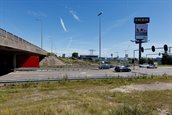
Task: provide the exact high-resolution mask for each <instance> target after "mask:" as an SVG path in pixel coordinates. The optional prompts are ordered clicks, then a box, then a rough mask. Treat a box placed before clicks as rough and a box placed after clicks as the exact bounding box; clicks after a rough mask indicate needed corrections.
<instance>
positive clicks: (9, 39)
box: [0, 28, 47, 55]
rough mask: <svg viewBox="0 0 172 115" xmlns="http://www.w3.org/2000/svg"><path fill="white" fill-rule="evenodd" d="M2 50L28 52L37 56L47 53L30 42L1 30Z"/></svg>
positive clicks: (0, 42)
mask: <svg viewBox="0 0 172 115" xmlns="http://www.w3.org/2000/svg"><path fill="white" fill-rule="evenodd" d="M0 50H5V51H15V52H28V53H32V54H36V55H46V54H47V52H46V51H45V50H43V49H41V48H40V47H38V46H36V45H34V44H31V43H29V42H28V41H26V40H24V39H22V38H20V37H18V36H16V35H13V34H12V33H10V32H7V31H5V30H3V29H1V28H0Z"/></svg>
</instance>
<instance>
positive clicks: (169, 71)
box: [0, 67, 172, 83]
mask: <svg viewBox="0 0 172 115" xmlns="http://www.w3.org/2000/svg"><path fill="white" fill-rule="evenodd" d="M131 69H132V71H131V72H114V70H113V69H107V70H98V69H73V70H72V69H71V70H70V69H61V70H55V69H44V70H36V71H16V72H12V73H9V74H7V75H3V76H0V83H5V82H17V81H25V82H27V81H46V80H49V81H53V80H56V81H59V80H64V79H69V80H78V79H106V78H115V77H122V78H129V77H135V76H144V75H172V67H158V68H157V69H147V68H138V67H136V68H135V69H133V68H132V67H131Z"/></svg>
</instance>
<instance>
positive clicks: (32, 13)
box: [27, 10, 47, 17]
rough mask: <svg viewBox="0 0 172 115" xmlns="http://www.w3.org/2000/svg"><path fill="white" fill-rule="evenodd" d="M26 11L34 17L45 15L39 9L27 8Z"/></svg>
mask: <svg viewBox="0 0 172 115" xmlns="http://www.w3.org/2000/svg"><path fill="white" fill-rule="evenodd" d="M27 13H28V14H29V15H33V16H36V17H47V15H46V14H45V13H44V12H40V11H38V12H36V11H32V10H28V11H27Z"/></svg>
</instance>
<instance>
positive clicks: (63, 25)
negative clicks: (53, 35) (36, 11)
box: [60, 18, 67, 32]
mask: <svg viewBox="0 0 172 115" xmlns="http://www.w3.org/2000/svg"><path fill="white" fill-rule="evenodd" d="M60 24H61V26H62V28H63V30H64V31H65V32H67V29H66V26H65V24H64V21H63V19H62V18H60Z"/></svg>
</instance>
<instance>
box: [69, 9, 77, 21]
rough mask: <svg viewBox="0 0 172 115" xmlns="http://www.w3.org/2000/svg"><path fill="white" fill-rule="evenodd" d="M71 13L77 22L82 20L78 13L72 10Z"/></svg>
mask: <svg viewBox="0 0 172 115" xmlns="http://www.w3.org/2000/svg"><path fill="white" fill-rule="evenodd" d="M69 12H70V14H71V15H72V16H73V18H74V19H75V20H77V21H80V18H79V17H78V16H77V15H76V13H75V12H74V11H73V10H70V11H69Z"/></svg>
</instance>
